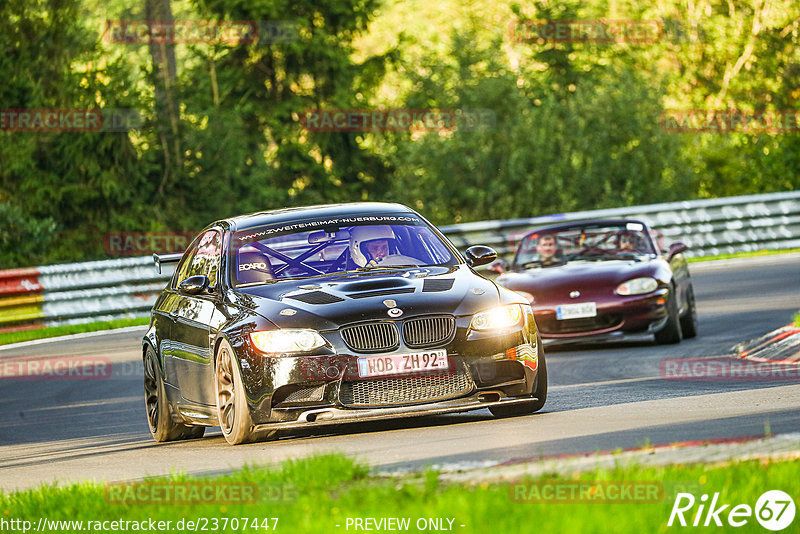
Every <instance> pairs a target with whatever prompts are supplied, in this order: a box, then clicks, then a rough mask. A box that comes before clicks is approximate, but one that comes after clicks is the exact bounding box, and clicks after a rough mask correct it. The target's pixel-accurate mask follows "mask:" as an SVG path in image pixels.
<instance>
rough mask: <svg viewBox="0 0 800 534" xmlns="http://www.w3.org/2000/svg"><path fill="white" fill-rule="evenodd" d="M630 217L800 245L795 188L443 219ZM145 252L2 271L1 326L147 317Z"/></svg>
mask: <svg viewBox="0 0 800 534" xmlns="http://www.w3.org/2000/svg"><path fill="white" fill-rule="evenodd" d="M602 218H632V219H639V220H643V221H644V222H646V223H647V224H648V225H649V226H650V227H651V228H652V229H654V230H657V231H659V232H661V234H662V235H663V236H664V240H665V241H666V242H667V244H668V243H669V242H672V241H682V242H684V243H686V244H687V245H688V246H689V251H687V255H688V256H707V255H716V254H724V253H733V252H741V251H753V250H763V249H785V248H795V247H800V191H791V192H786V193H772V194H766V195H751V196H742V197H728V198H719V199H712V200H692V201H686V202H670V203H665V204H652V205H647V206H633V207H628V208H615V209H604V210H593V211H580V212H573V213H563V214H558V215H546V216H542V217H533V218H530V219H513V220H505V221H480V222H472V223H466V224H458V225H451V226H445V227H442V231H443V232H444V234H445V235H447V236H448V237H449V238H450V239H451V240H452V241H453V242H454V243H455V244H456V246H457V247H459V249H461V250H463V249H465V248H467V247H469V246H470V245H474V244H483V245H488V246H491V247H494V248H495V249H497V251H498V253H499V254H500V255H501V256H504V257H507V258H508V257H510V256H511V255H512V254H513V253H514V251H515V249H516V245H517V243H518V241H519V240H520V239H521V238H522V237H523V236H524V235H525V234H527V233H528V232H529V231H530V230H531V229H533V228H535V227H538V226H544V225H547V224H553V223H557V222H564V221H576V220H582V219H602ZM163 267H164V269H163V272H162V273H161V274H158V273H157V272H156V270H155V269H154V266H153V260H152V257H150V256H143V257H136V258H123V259H115V260H104V261H91V262H83V263H72V264H65V265H49V266H45V267H33V268H26V269H11V270H6V271H0V331H4V330H16V329H30V328H39V327H42V326H54V325H59V324H66V323H74V322H87V321H104V320H111V319H119V318H133V317H146V316H147V315H148V314H149V311H150V308H151V306H152V304H153V302H154V301H155V298H156V295H157V294H158V292H159V291H160V290H161V289H162V288H163V287H164V285H165V283H166V281H167V280H168V279H169V278H170V277H171V276H172V272H173V270H174V265H164V266H163Z"/></svg>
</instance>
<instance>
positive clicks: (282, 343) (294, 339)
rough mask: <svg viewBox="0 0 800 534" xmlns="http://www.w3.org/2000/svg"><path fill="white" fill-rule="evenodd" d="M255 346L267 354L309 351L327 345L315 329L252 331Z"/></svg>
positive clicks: (252, 340) (251, 339) (251, 335)
mask: <svg viewBox="0 0 800 534" xmlns="http://www.w3.org/2000/svg"><path fill="white" fill-rule="evenodd" d="M250 341H251V342H252V343H253V346H254V347H255V348H257V349H258V350H260V351H261V352H265V353H267V354H281V353H287V352H308V351H310V350H314V349H318V348H319V347H322V346H323V345H325V340H324V339H323V338H322V336H321V335H319V333H318V332H317V331H315V330H307V329H304V330H262V331H259V332H251V333H250Z"/></svg>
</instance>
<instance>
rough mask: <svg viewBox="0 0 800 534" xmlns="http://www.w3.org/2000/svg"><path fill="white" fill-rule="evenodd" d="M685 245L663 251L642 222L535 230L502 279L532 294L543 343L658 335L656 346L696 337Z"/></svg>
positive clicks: (599, 222)
mask: <svg viewBox="0 0 800 534" xmlns="http://www.w3.org/2000/svg"><path fill="white" fill-rule="evenodd" d="M685 250H686V245H684V244H682V243H673V244H672V245H671V246H670V247H669V249H668V250H665V251H663V252H662V251H661V250H659V249H658V248H657V246H656V244H655V243H654V242H653V234H652V233H651V231H650V229H649V228H648V227H647V226H646V225H645V224H644V223H643V222H641V221H633V220H593V221H581V222H569V223H563V224H558V225H551V226H547V227H543V228H539V229H536V230H534V231H532V232H530V233H528V234H527V235H526V236H525V237H524V238H522V241H521V242H520V244H519V248H518V249H517V253H516V255H515V257H514V261H513V263H512V264H511V265H510V266H507V265H505V264H502V263H500V264H497V265H496V266H495V270H496V271H498V272H500V273H501V276H500V277H499V278H498V279H497V283H498V284H500V285H502V286H504V287H506V288H508V289H512V290H514V291H516V292H518V293H520V294H522V295H523V296H524V297H526V298H527V299H528V301H529V302H530V303H531V306H532V307H533V312H534V316H535V318H536V324H537V326H538V327H539V333H540V334H541V337H542V338H543V341H544V343H547V344H552V343H554V342H573V341H581V342H585V341H595V340H614V339H621V338H623V337H625V336H627V335H630V334H653V336H654V337H655V340H656V342H658V343H678V342H680V341H681V339H683V338H690V337H694V336H696V335H697V312H696V310H695V300H694V291H693V289H692V282H691V278H690V277H689V269H688V266H687V263H686V259H685V258H684V255H683V254H682V253H683V251H685Z"/></svg>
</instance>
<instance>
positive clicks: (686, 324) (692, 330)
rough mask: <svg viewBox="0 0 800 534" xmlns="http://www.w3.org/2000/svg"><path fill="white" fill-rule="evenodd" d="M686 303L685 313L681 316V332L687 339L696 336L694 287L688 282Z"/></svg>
mask: <svg viewBox="0 0 800 534" xmlns="http://www.w3.org/2000/svg"><path fill="white" fill-rule="evenodd" d="M686 304H687V310H686V313H685V314H684V315H683V317H681V332H682V333H683V338H684V339H689V338H693V337H696V336H697V306H696V304H695V302H694V288H693V287H692V285H691V284H689V292H688V293H687V296H686Z"/></svg>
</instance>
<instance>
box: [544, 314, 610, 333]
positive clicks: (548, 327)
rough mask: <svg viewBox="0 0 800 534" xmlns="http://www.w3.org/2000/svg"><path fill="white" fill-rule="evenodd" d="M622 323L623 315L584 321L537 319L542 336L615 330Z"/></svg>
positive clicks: (602, 316)
mask: <svg viewBox="0 0 800 534" xmlns="http://www.w3.org/2000/svg"><path fill="white" fill-rule="evenodd" d="M621 323H622V316H621V315H598V316H597V317H586V318H582V319H563V320H558V319H555V318H554V319H538V318H537V319H536V326H537V327H538V328H539V331H540V332H541V333H542V334H577V333H580V332H593V331H595V330H605V329H607V328H614V327H615V326H619V325H620V324H621Z"/></svg>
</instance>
